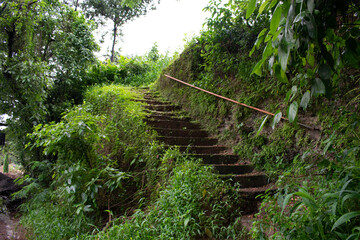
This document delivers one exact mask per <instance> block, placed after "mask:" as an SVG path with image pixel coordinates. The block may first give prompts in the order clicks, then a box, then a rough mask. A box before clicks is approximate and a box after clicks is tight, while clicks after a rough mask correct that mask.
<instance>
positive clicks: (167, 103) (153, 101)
mask: <svg viewBox="0 0 360 240" xmlns="http://www.w3.org/2000/svg"><path fill="white" fill-rule="evenodd" d="M134 101H135V102H141V103H147V104H148V105H167V106H170V105H171V103H170V102H166V101H161V100H152V99H134Z"/></svg>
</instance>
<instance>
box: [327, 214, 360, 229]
mask: <svg viewBox="0 0 360 240" xmlns="http://www.w3.org/2000/svg"><path fill="white" fill-rule="evenodd" d="M358 216H360V211H356V212H349V213H346V214H344V215H342V216H341V217H340V218H339V219H338V220H337V221H336V222H335V223H334V225H333V227H332V229H331V231H333V230H334V229H335V228H337V227H339V226H340V225H342V224H344V223H345V222H347V221H349V220H350V219H351V218H354V217H358Z"/></svg>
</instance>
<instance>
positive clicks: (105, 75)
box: [87, 44, 171, 87]
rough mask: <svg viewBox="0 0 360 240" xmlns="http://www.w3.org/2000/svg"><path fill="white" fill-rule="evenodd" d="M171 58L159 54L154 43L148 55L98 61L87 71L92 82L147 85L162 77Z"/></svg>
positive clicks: (134, 85) (89, 80)
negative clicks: (162, 72)
mask: <svg viewBox="0 0 360 240" xmlns="http://www.w3.org/2000/svg"><path fill="white" fill-rule="evenodd" d="M170 61H171V58H170V57H169V56H167V55H165V56H164V55H161V54H159V51H158V49H157V44H154V46H153V47H152V49H151V50H150V52H149V53H148V54H147V55H146V56H137V57H132V58H127V57H124V56H119V57H117V59H116V62H113V63H112V62H110V61H108V62H105V63H102V62H97V63H96V64H94V65H92V66H91V68H90V69H89V71H88V73H87V80H88V82H91V83H100V84H101V83H115V84H122V85H126V86H133V87H139V86H147V85H149V84H151V83H153V82H154V81H155V80H157V79H158V78H159V77H160V74H161V71H162V70H163V69H164V68H165V67H166V66H167V65H168V64H169V63H170Z"/></svg>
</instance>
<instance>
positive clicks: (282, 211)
mask: <svg viewBox="0 0 360 240" xmlns="http://www.w3.org/2000/svg"><path fill="white" fill-rule="evenodd" d="M293 196H294V194H292V193H291V194H288V195H286V197H285V199H284V202H283V205H282V210H281V216H282V215H283V213H284V210H285V207H286V205H287V204H288V203H289V201H290V199H291V198H292V197H293Z"/></svg>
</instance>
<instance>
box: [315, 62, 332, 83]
mask: <svg viewBox="0 0 360 240" xmlns="http://www.w3.org/2000/svg"><path fill="white" fill-rule="evenodd" d="M318 71H319V75H320V78H321V79H324V80H329V79H330V78H331V68H330V66H329V65H327V64H321V65H320V67H319V70H318Z"/></svg>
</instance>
